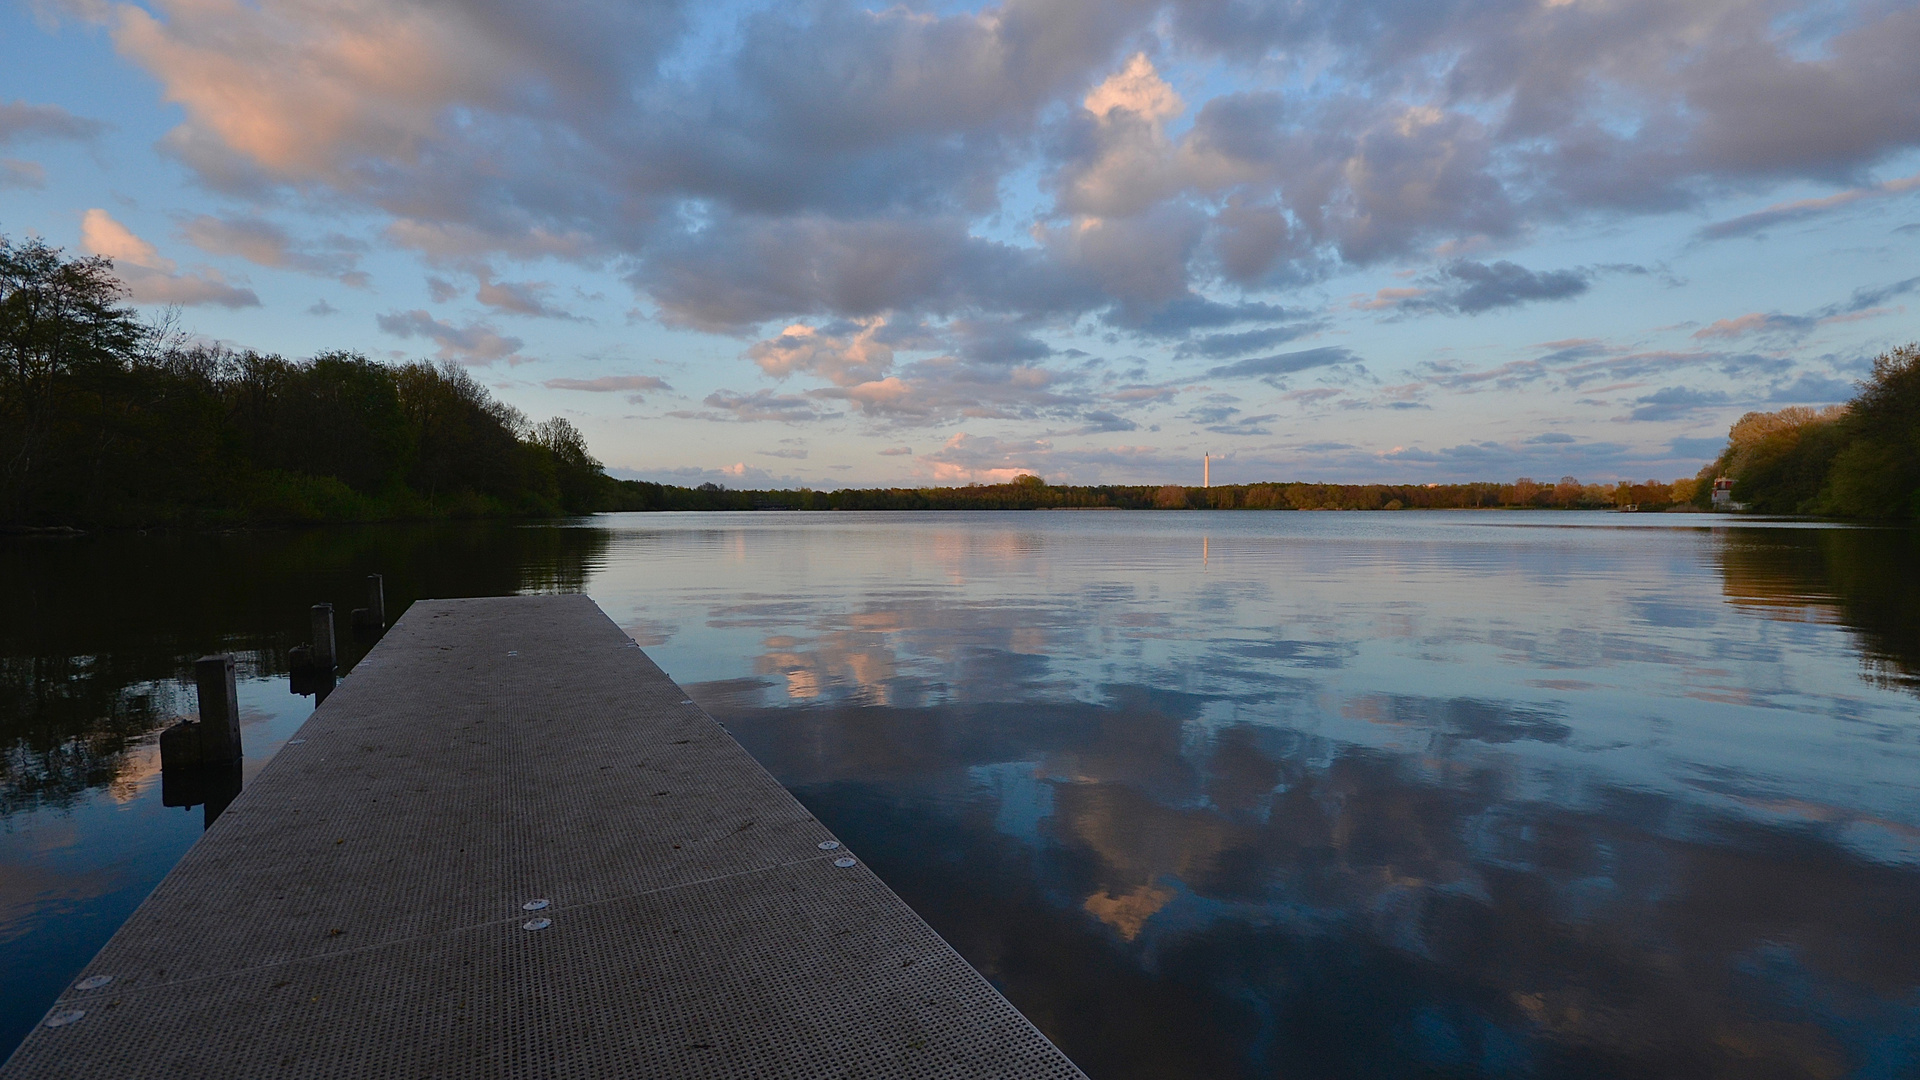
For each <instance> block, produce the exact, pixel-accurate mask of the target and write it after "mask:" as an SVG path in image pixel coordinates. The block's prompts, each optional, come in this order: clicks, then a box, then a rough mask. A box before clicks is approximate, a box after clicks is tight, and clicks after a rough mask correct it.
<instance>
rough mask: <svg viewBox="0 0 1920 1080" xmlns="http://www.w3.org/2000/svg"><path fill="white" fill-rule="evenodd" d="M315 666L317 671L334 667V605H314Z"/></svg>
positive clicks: (330, 669) (325, 670)
mask: <svg viewBox="0 0 1920 1080" xmlns="http://www.w3.org/2000/svg"><path fill="white" fill-rule="evenodd" d="M312 648H313V668H314V670H315V671H316V672H328V671H332V670H333V669H334V664H335V661H334V650H333V605H332V604H315V605H313V645H312Z"/></svg>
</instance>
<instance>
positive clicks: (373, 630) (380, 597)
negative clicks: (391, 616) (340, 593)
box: [351, 574, 387, 638]
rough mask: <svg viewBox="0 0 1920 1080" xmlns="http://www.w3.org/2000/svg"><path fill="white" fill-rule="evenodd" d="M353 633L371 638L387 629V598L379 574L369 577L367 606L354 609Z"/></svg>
mask: <svg viewBox="0 0 1920 1080" xmlns="http://www.w3.org/2000/svg"><path fill="white" fill-rule="evenodd" d="M351 621H352V623H353V632H354V635H355V636H357V637H363V638H370V637H376V636H378V635H379V633H380V631H382V630H385V629H386V628H387V596H386V590H385V588H384V587H383V584H382V582H381V580H380V575H379V574H368V575H367V606H366V607H359V608H354V609H353V615H352V617H351Z"/></svg>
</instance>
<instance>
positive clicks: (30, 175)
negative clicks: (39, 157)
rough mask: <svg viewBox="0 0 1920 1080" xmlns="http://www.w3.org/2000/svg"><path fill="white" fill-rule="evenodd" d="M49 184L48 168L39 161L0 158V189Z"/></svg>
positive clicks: (39, 186)
mask: <svg viewBox="0 0 1920 1080" xmlns="http://www.w3.org/2000/svg"><path fill="white" fill-rule="evenodd" d="M46 186H47V170H46V169H45V168H43V167H42V166H41V165H40V163H39V162H35V161H18V160H15V159H13V158H0V190H5V189H7V188H27V189H38V188H43V187H46Z"/></svg>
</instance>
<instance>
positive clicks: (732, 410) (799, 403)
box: [668, 390, 824, 424]
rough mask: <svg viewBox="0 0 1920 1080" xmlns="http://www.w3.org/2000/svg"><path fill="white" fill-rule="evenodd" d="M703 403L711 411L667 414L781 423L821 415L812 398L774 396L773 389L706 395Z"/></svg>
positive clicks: (787, 395) (810, 418) (804, 419)
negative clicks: (746, 392) (747, 392)
mask: <svg viewBox="0 0 1920 1080" xmlns="http://www.w3.org/2000/svg"><path fill="white" fill-rule="evenodd" d="M703 404H705V405H706V406H707V407H708V409H710V410H713V411H710V412H706V413H696V412H685V411H681V412H674V413H669V414H668V415H670V416H678V417H683V418H688V419H699V420H735V421H756V420H771V421H775V422H778V423H783V424H797V423H802V422H805V421H808V420H818V419H820V418H821V416H822V415H824V414H823V413H822V412H821V410H820V407H819V405H818V403H816V402H815V401H814V400H813V399H812V398H809V397H805V396H803V395H800V394H776V393H774V392H773V391H772V390H756V391H754V392H753V393H751V394H742V393H736V392H734V391H731V390H718V391H715V392H714V393H711V394H708V395H707V397H706V400H705V401H704V402H703Z"/></svg>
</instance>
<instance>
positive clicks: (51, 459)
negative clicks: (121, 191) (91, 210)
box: [0, 237, 613, 526]
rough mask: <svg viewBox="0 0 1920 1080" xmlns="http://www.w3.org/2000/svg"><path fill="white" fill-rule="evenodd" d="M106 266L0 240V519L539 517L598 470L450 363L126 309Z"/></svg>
mask: <svg viewBox="0 0 1920 1080" xmlns="http://www.w3.org/2000/svg"><path fill="white" fill-rule="evenodd" d="M124 296H125V289H124V287H123V286H122V284H121V283H120V282H119V280H117V279H116V278H115V277H114V275H113V266H112V263H111V262H110V261H108V260H107V259H104V258H100V257H91V258H74V259H69V258H65V257H63V255H62V253H61V252H60V251H59V250H58V249H54V248H50V247H48V246H47V245H46V244H44V243H41V242H39V241H27V242H25V243H20V244H14V243H11V242H9V241H8V240H7V239H6V238H4V237H0V523H4V524H9V525H105V526H146V525H167V524H193V525H216V526H217V525H222V524H240V523H254V522H302V521H369V520H391V519H429V518H443V517H486V516H545V515H555V514H565V513H586V512H590V511H593V510H598V509H603V508H605V507H606V506H607V505H608V503H609V502H610V501H611V500H612V485H613V481H612V480H610V479H609V478H608V477H607V476H606V475H605V473H604V472H603V471H602V469H601V466H600V463H599V462H597V461H595V460H594V459H593V457H592V455H591V454H589V453H588V452H587V447H586V443H585V440H584V439H582V437H581V435H580V433H579V431H577V430H576V429H575V428H574V427H573V425H572V424H570V423H568V422H567V421H566V420H564V419H560V418H555V419H552V420H548V421H546V422H545V423H542V424H533V423H530V422H529V421H528V419H527V417H526V416H525V415H523V414H522V413H521V412H520V411H519V410H517V409H515V408H513V407H512V406H511V405H508V404H506V403H505V402H501V401H498V400H495V399H494V398H493V396H492V395H491V394H489V393H488V392H487V390H486V388H485V387H483V386H481V385H480V384H479V383H478V382H476V381H475V380H474V378H473V376H471V375H470V374H468V373H467V372H466V371H465V370H464V369H462V368H460V367H458V366H455V365H453V364H441V365H434V364H430V363H424V362H416V363H411V364H403V365H387V364H381V363H376V362H374V361H372V360H369V359H368V358H367V357H365V356H362V355H360V354H358V353H352V352H327V353H321V354H320V355H318V356H315V357H312V358H310V359H304V360H289V359H286V358H284V357H281V356H275V355H270V354H262V353H257V352H252V351H235V350H231V349H226V348H220V347H213V346H207V345H203V344H195V343H192V342H190V341H189V340H188V339H187V338H186V336H185V335H184V334H181V333H179V332H178V331H177V330H176V329H175V328H174V327H172V326H171V325H170V324H169V323H168V322H166V321H162V322H161V323H160V324H159V325H152V324H149V323H145V322H143V321H141V319H140V318H139V317H138V315H137V314H136V312H135V311H134V310H133V309H132V308H131V307H129V306H127V305H126V304H125V303H123V302H122V301H123V299H124Z"/></svg>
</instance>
